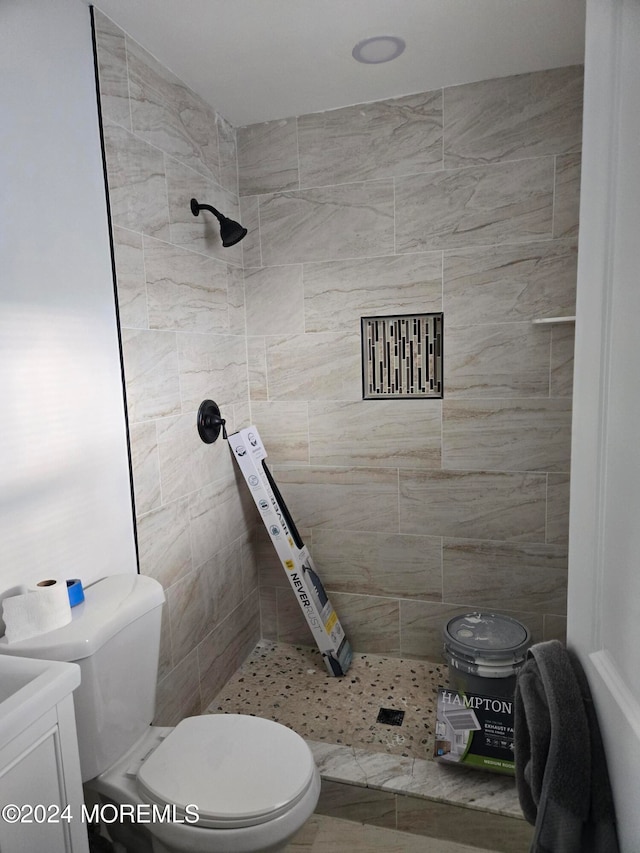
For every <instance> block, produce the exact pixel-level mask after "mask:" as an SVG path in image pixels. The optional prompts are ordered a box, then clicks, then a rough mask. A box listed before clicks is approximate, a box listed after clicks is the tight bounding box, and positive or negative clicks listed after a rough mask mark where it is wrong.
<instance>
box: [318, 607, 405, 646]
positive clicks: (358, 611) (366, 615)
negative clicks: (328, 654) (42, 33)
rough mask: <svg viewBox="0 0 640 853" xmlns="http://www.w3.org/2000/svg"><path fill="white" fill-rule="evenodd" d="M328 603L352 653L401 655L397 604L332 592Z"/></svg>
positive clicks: (398, 608)
mask: <svg viewBox="0 0 640 853" xmlns="http://www.w3.org/2000/svg"><path fill="white" fill-rule="evenodd" d="M331 603H332V605H333V606H334V608H335V610H336V613H337V614H338V619H339V620H340V624H341V625H342V627H343V628H344V632H345V634H346V635H347V637H348V638H349V642H350V644H351V648H352V649H353V650H354V651H360V652H365V651H366V652H369V653H370V654H383V653H384V654H387V655H398V654H400V602H399V601H397V600H396V599H392V598H379V597H377V596H371V595H351V594H350V593H346V592H335V593H332V595H331Z"/></svg>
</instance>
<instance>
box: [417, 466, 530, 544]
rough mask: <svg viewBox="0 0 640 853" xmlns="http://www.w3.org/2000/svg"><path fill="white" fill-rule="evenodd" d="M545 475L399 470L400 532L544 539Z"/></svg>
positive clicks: (480, 537) (525, 540) (518, 539)
mask: <svg viewBox="0 0 640 853" xmlns="http://www.w3.org/2000/svg"><path fill="white" fill-rule="evenodd" d="M545 496H546V475H544V474H530V473H513V472H499V471H408V470H400V532H401V533H416V534H420V535H429V536H459V535H460V533H461V532H464V535H465V536H467V537H473V538H474V539H505V540H511V541H520V542H544V541H545V539H544V532H545Z"/></svg>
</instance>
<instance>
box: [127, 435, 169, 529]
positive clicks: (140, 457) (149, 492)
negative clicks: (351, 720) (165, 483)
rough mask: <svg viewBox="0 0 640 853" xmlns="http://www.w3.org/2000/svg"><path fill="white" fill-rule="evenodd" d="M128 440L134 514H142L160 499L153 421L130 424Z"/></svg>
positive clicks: (158, 464)
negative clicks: (129, 443) (134, 506)
mask: <svg viewBox="0 0 640 853" xmlns="http://www.w3.org/2000/svg"><path fill="white" fill-rule="evenodd" d="M129 440H130V442H131V464H132V468H133V486H134V493H135V505H136V515H142V513H145V512H149V511H150V510H152V509H155V508H156V507H157V506H160V502H161V499H162V493H161V490H160V461H159V457H158V438H157V435H156V424H155V422H154V421H148V422H146V423H139V424H131V425H130V427H129Z"/></svg>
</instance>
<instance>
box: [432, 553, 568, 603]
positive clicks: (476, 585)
mask: <svg viewBox="0 0 640 853" xmlns="http://www.w3.org/2000/svg"><path fill="white" fill-rule="evenodd" d="M442 574H443V597H444V600H445V601H446V602H448V603H455V602H457V603H460V604H466V605H468V606H472V607H474V608H480V609H482V608H488V609H495V610H503V609H504V608H507V609H511V610H514V609H515V610H530V611H532V612H538V613H559V614H561V615H563V614H564V613H566V608H567V550H566V548H562V547H559V546H556V545H541V544H528V545H522V544H518V543H513V542H479V541H477V540H471V539H445V540H444V542H443V548H442Z"/></svg>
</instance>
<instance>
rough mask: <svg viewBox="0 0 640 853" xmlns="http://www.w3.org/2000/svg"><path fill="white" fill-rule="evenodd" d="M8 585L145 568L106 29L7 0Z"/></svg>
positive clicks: (3, 227)
mask: <svg viewBox="0 0 640 853" xmlns="http://www.w3.org/2000/svg"><path fill="white" fill-rule="evenodd" d="M0 105H1V111H2V113H1V114H2V118H1V120H0V152H1V154H0V188H1V190H0V594H1V593H2V591H3V590H5V589H7V588H8V587H11V586H13V585H14V584H16V583H18V582H30V581H32V580H38V579H41V578H43V577H49V576H62V577H80V578H81V579H82V580H83V582H84V583H85V584H87V583H89V582H90V581H91V580H94V579H96V578H98V577H100V576H102V575H105V574H113V573H115V572H134V571H136V557H135V544H134V532H133V521H132V518H133V514H132V505H131V493H130V486H129V469H128V456H127V445H126V428H125V415H124V401H123V392H122V382H121V376H120V359H119V351H118V339H117V330H116V317H115V300H114V293H113V281H112V274H111V258H110V250H109V238H108V226H107V211H106V201H105V189H104V181H103V172H102V159H101V153H100V140H99V129H98V116H97V106H96V93H95V78H94V68H93V53H92V46H91V26H90V15H89V9H88V7H87V6H86V5H85V4H84V3H82V2H81V0H56V2H55V3H52V2H51V0H3V2H2V3H1V4H0Z"/></svg>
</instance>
